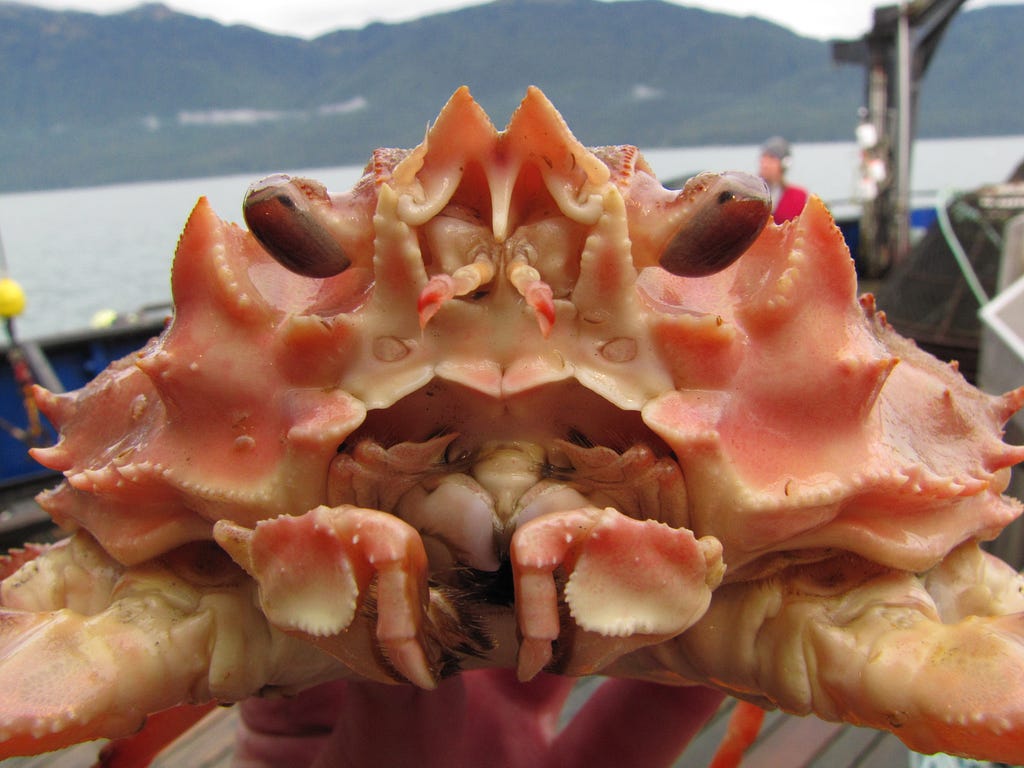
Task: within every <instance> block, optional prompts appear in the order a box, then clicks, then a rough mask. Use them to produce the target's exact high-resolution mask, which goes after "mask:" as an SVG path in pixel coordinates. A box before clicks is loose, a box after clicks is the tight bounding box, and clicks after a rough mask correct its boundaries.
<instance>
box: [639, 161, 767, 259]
mask: <svg viewBox="0 0 1024 768" xmlns="http://www.w3.org/2000/svg"><path fill="white" fill-rule="evenodd" d="M679 194H680V197H681V198H689V202H688V204H689V205H690V206H692V211H691V212H690V213H689V215H688V216H687V217H686V218H685V220H684V221H683V224H682V226H680V228H679V231H678V232H676V234H675V235H674V236H673V237H672V239H671V240H670V241H669V243H668V245H667V246H666V247H665V250H664V251H662V254H661V258H660V260H659V263H660V264H661V266H662V267H664V268H665V269H666V270H668V271H669V272H671V273H672V274H673V275H679V276H680V277H705V276H707V275H712V274H714V273H715V272H720V271H721V270H723V269H725V268H726V267H728V266H729V265H730V264H732V263H733V262H734V261H736V259H738V258H739V257H740V256H741V255H742V254H743V252H744V251H746V250H747V248H749V247H750V245H751V243H753V242H754V240H756V239H757V236H758V235H759V234H761V230H762V229H764V226H765V224H767V223H768V215H769V214H770V213H771V197H770V195H769V193H768V186H767V184H765V182H764V180H763V179H759V178H756V177H754V176H750V175H749V174H746V173H733V172H731V173H723V174H720V175H716V174H700V175H699V176H695V177H694V178H693V179H690V181H688V182H687V184H686V186H685V187H684V188H683V190H682V191H681V192H680V193H679Z"/></svg>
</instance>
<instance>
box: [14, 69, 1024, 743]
mask: <svg viewBox="0 0 1024 768" xmlns="http://www.w3.org/2000/svg"><path fill="white" fill-rule="evenodd" d="M245 214H246V219H247V221H248V223H249V225H250V228H251V229H252V230H253V232H254V233H255V234H256V237H254V236H253V235H252V234H250V233H249V232H247V231H244V230H242V229H240V228H238V227H237V226H235V225H230V224H226V223H224V222H222V221H220V220H219V219H218V218H216V216H215V215H214V214H213V213H212V211H211V210H210V208H209V206H208V205H207V203H206V202H205V201H203V200H201V201H200V202H199V204H198V205H197V206H196V209H195V210H194V211H193V213H192V216H191V218H190V219H189V222H188V224H187V226H186V228H185V231H184V233H183V235H182V237H181V240H180V243H179V246H178V251H177V256H176V260H175V263H174V269H173V275H172V287H173V293H174V300H175V312H174V317H173V320H172V322H171V324H170V326H169V328H168V329H167V330H166V331H165V332H164V333H163V335H161V336H160V337H159V338H158V339H155V340H153V341H152V342H150V343H149V344H148V345H147V346H146V347H145V348H144V349H142V350H140V351H139V352H138V353H136V354H133V355H131V356H129V357H127V358H125V359H123V360H121V361H119V362H117V363H115V364H113V365H112V366H111V367H110V368H108V369H107V370H106V371H104V372H103V373H102V374H101V375H100V376H99V377H97V379H96V380H95V381H93V382H92V383H90V384H89V385H87V386H86V387H85V388H83V389H82V390H79V391H77V392H73V393H70V394H64V395H53V394H50V393H47V392H45V391H42V390H40V391H39V392H38V401H39V404H40V406H41V407H42V408H43V410H44V411H45V412H46V414H47V415H48V416H49V418H50V419H51V420H52V421H53V422H54V423H55V424H56V425H58V426H59V428H60V431H61V437H60V440H59V442H58V443H57V444H56V445H55V446H53V447H51V448H46V449H42V450H37V451H36V452H35V455H36V457H37V458H38V459H39V461H41V462H42V463H43V464H45V465H47V466H49V467H52V468H54V469H58V470H60V471H62V472H63V473H64V475H65V478H66V479H65V481H64V483H63V484H62V485H61V486H60V487H58V488H57V489H55V490H54V491H51V492H48V493H46V494H44V496H43V497H42V498H41V504H42V505H43V506H44V507H45V508H46V509H47V510H48V511H49V512H50V514H51V515H52V516H53V518H54V520H56V521H57V522H58V523H59V524H61V525H62V526H64V527H66V528H67V529H69V530H71V531H74V534H73V535H72V536H71V537H70V538H68V539H66V540H65V541H63V542H61V543H59V544H57V545H54V546H52V547H49V548H31V549H28V550H26V551H25V552H21V553H15V554H13V555H12V556H11V557H10V558H9V560H8V562H7V569H6V570H7V571H8V572H9V575H8V576H7V578H6V580H5V581H3V584H2V591H0V601H2V606H3V607H2V612H0V652H2V661H0V688H2V689H3V690H4V691H5V695H4V697H3V702H2V704H0V737H2V739H3V740H4V742H3V744H2V745H0V754H2V755H9V754H20V753H26V752H37V751H43V750H47V749H52V748H54V747H57V746H61V745H64V744H69V743H73V742H76V741H79V740H83V739H87V738H94V737H97V736H118V735H122V734H125V733H129V732H131V731H132V730H133V729H135V728H137V727H138V726H139V724H140V723H141V721H142V720H143V719H144V717H145V716H146V714H147V713H152V712H156V711H158V710H162V709H164V708H167V707H171V706H174V705H176V704H178V703H181V702H203V701H209V700H218V701H223V702H226V701H237V700H240V699H243V698H246V697H249V696H253V695H257V694H260V693H264V692H267V691H270V690H279V691H284V692H289V691H298V690H301V689H302V688H304V687H306V686H310V685H313V684H315V683H318V682H321V681H324V680H327V679H332V678H339V677H351V678H368V679H371V680H378V681H384V682H394V683H402V682H411V683H414V684H417V685H420V686H423V687H426V688H430V687H432V686H434V685H435V684H436V682H437V680H438V679H440V678H441V677H443V676H446V675H451V674H455V673H457V672H459V671H460V670H466V669H472V668H476V667H488V666H491V667H493V666H504V667H513V668H515V669H517V670H518V673H519V676H520V677H521V678H523V679H528V678H530V677H532V676H533V675H535V674H536V673H537V672H539V671H540V670H542V669H543V670H548V671H555V672H562V673H565V674H570V675H578V674H587V673H602V674H607V675H619V676H633V677H641V678H646V679H650V680H656V681H661V682H665V683H669V684H704V685H712V686H715V687H718V688H720V689H723V690H725V691H727V692H729V693H730V694H733V695H736V696H739V697H742V698H744V699H748V700H751V701H754V702H756V703H759V704H761V705H763V706H766V707H772V706H774V707H781V708H783V709H786V710H788V711H791V712H797V713H815V714H817V715H819V716H821V717H824V718H828V719H835V720H847V721H850V722H854V723H859V724H866V725H870V726H873V727H877V728H883V729H890V730H893V731H894V732H895V733H896V734H897V735H899V736H900V737H901V738H902V739H903V740H904V741H905V742H906V743H907V744H908V745H910V746H911V747H913V748H914V749H917V750H921V751H926V752H930V751H937V750H941V751H946V752H955V753H960V754H968V755H974V756H977V757H982V758H989V759H997V760H1003V761H1008V762H1014V763H1022V762H1024V735H1022V734H1024V695H1022V692H1024V680H1022V676H1024V647H1022V631H1024V627H1022V622H1021V618H1020V616H1021V614H1020V611H1022V610H1024V581H1022V580H1021V579H1020V578H1019V577H1018V576H1017V574H1016V573H1015V572H1014V571H1013V569H1011V568H1009V567H1008V566H1006V565H1005V564H1003V563H1001V562H1000V561H998V560H995V559H993V558H991V557H990V556H988V555H985V554H983V553H982V552H981V550H980V549H979V547H978V541H980V540H984V539H990V538H992V537H994V536H995V535H996V534H997V533H998V532H999V531H1000V530H1002V529H1003V528H1004V527H1005V526H1006V525H1007V524H1008V523H1009V522H1010V521H1011V520H1013V519H1014V518H1015V517H1017V516H1018V514H1019V513H1020V505H1019V504H1018V503H1017V502H1016V501H1013V500H1011V499H1009V498H1006V497H1004V496H1002V495H1001V493H1002V491H1003V490H1004V489H1005V487H1006V484H1007V482H1008V476H1009V467H1010V466H1011V465H1013V464H1014V463H1016V462H1018V461H1020V460H1021V459H1022V458H1024V450H1022V449H1020V448H1014V447H1010V446H1007V445H1005V444H1004V443H1003V442H1002V431H1001V429H1002V425H1003V424H1004V423H1005V421H1006V419H1007V418H1009V416H1010V415H1011V414H1012V413H1013V412H1014V411H1015V410H1016V409H1017V408H1018V407H1019V406H1020V404H1021V402H1022V400H1024V394H1022V392H1021V391H1017V392H1014V393H1010V394H1008V395H1005V396H1003V397H991V396H988V395H985V394H983V393H981V392H979V391H977V390H976V389H974V388H972V387H971V386H970V385H969V384H967V383H966V382H965V381H964V380H963V378H962V377H961V376H960V375H959V374H958V373H957V371H956V370H955V367H952V366H949V365H945V364H942V363H940V362H938V361H937V360H935V359H934V358H932V357H930V356H928V355H926V354H924V353H922V352H920V351H919V350H918V349H917V348H916V347H915V346H914V345H913V344H912V343H910V342H908V341H906V340H904V339H902V338H900V337H899V336H898V335H896V334H895V333H894V332H893V331H892V330H891V329H890V328H889V327H888V326H887V325H886V323H885V320H884V317H883V316H882V315H881V313H879V312H876V311H875V308H874V306H873V303H872V301H871V300H870V297H867V298H864V299H861V300H860V301H858V300H857V297H856V277H855V274H854V270H853V266H852V262H851V259H850V257H849V253H848V251H847V249H846V247H845V244H844V243H843V240H842V237H841V235H840V234H839V232H838V230H837V229H836V227H835V226H834V224H833V222H832V220H831V218H830V216H829V214H828V213H827V211H826V210H825V208H824V206H823V205H822V203H821V202H820V201H818V200H816V199H811V201H810V202H809V203H808V205H807V208H806V210H805V211H804V213H803V215H802V216H801V217H800V218H799V219H798V220H796V221H794V222H790V223H787V224H785V225H783V226H781V227H779V226H775V225H774V224H767V226H765V223H766V221H767V219H768V204H767V200H766V197H765V194H764V190H763V189H761V188H760V187H759V186H758V185H757V183H755V182H753V181H752V180H750V179H745V178H743V177H742V176H737V175H729V174H724V175H713V174H706V175H702V176H699V177H697V178H696V179H694V180H692V181H691V182H690V183H688V184H687V186H686V187H685V188H684V189H683V190H682V191H673V190H666V189H664V188H663V187H662V186H661V185H660V184H659V183H658V182H657V181H656V179H655V177H654V175H653V173H652V172H651V170H650V168H649V167H648V166H647V165H646V163H645V162H644V161H643V159H642V158H641V157H640V155H639V154H638V153H637V151H636V149H635V148H633V147H627V146H620V147H604V148H597V149H588V148H586V147H584V146H583V145H581V144H580V143H579V142H578V141H577V140H576V139H575V138H574V137H573V136H572V134H571V133H570V132H569V130H568V129H567V127H566V126H565V124H564V122H563V121H562V119H561V118H560V116H559V115H558V113H557V112H556V111H555V110H554V108H553V107H552V106H551V105H550V104H549V103H548V101H547V100H546V99H545V98H544V96H543V95H542V94H541V93H540V92H539V91H538V90H536V89H531V90H530V91H529V92H528V93H527V96H526V98H525V99H524V101H523V103H522V105H521V106H520V107H519V109H518V110H517V111H516V113H515V114H514V115H513V117H512V119H511V121H510V123H509V125H508V127H507V129H506V130H504V131H497V130H496V129H495V128H494V126H493V125H492V124H491V122H490V121H489V120H488V118H487V116H486V115H485V114H484V112H483V110H482V109H481V108H480V107H479V106H478V105H477V104H476V103H475V102H474V101H473V99H472V98H471V97H470V95H469V93H468V91H467V90H465V89H461V90H459V91H457V92H456V93H455V95H454V96H453V97H452V99H451V101H450V102H449V103H448V105H447V106H446V107H445V108H444V110H443V111H442V112H441V114H440V116H439V117H438V119H437V121H436V123H435V124H434V125H433V126H432V127H431V129H430V130H429V132H428V134H427V136H426V138H425V140H424V142H423V144H421V145H420V146H419V147H417V148H415V149H413V150H410V151H400V150H378V151H377V152H376V153H375V155H374V158H373V161H372V162H371V164H370V165H369V166H368V168H367V173H366V175H365V176H364V178H363V179H362V180H361V181H360V182H359V183H358V184H357V185H356V187H355V188H354V189H353V190H352V191H351V192H348V193H346V194H342V195H339V196H336V197H333V198H332V197H330V196H328V195H327V193H326V192H325V191H324V190H323V188H322V187H320V186H319V185H317V184H316V183H315V182H310V181H307V180H297V179H287V178H286V177H272V178H271V179H268V180H266V181H264V182H262V183H260V184H257V185H254V187H253V188H252V189H251V191H250V193H249V195H248V197H247V201H246V205H245ZM741 254H742V255H741ZM737 257H738V258H737ZM953 691H955V692H956V693H955V695H952V696H951V692H953Z"/></svg>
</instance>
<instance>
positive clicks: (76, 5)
mask: <svg viewBox="0 0 1024 768" xmlns="http://www.w3.org/2000/svg"><path fill="white" fill-rule="evenodd" d="M604 1H605V2H608V1H611V2H618V1H620V0H604ZM670 1H672V2H675V3H676V5H685V6H690V7H696V8H706V9H708V10H712V11H720V12H723V13H731V14H735V15H738V16H747V15H753V16H760V17H761V18H765V19H769V20H770V21H774V22H776V23H778V24H782V25H783V26H786V27H789V28H790V29H792V30H794V31H795V32H798V33H799V34H801V35H806V36H809V37H817V38H821V39H829V38H855V37H860V36H861V35H862V34H863V33H864V32H866V31H867V30H868V28H869V27H870V26H871V19H872V9H873V8H874V7H875V6H879V5H895V4H896V0H835V1H834V2H828V1H827V0H771V2H765V0H686V1H685V2H679V1H678V0H670ZM1019 2H1020V0H971V2H969V3H968V4H967V7H968V8H976V7H979V6H981V5H992V4H996V3H1000V4H1014V3H1019ZM27 4H28V5H37V6H42V7H46V8H55V9H57V8H61V9H71V10H82V11H93V12H96V13H110V12H117V11H123V10H126V9H128V8H132V7H134V6H137V5H140V0H27ZM164 4H165V5H168V6H170V7H171V8H173V9H175V10H178V11H181V12H183V13H188V14H190V15H193V16H202V17H206V18H213V19H216V20H217V21H220V22H222V23H225V24H235V23H243V24H248V25H250V26H254V27H258V28H260V29H264V30H266V31H268V32H277V33H283V34H291V35H298V36H301V37H315V36H317V35H320V34H323V33H324V32H330V31H333V30H335V29H339V28H342V27H344V28H356V27H362V26H365V25H366V24H368V23H370V22H371V21H406V20H408V19H413V18H417V17H419V16H425V15H428V14H431V13H438V12H441V11H450V10H454V9H456V8H463V7H466V6H470V5H480V4H482V3H481V0H373V2H367V0H354V1H352V2H345V1H341V2H339V0H287V2H267V3H264V2H254V1H253V0H164Z"/></svg>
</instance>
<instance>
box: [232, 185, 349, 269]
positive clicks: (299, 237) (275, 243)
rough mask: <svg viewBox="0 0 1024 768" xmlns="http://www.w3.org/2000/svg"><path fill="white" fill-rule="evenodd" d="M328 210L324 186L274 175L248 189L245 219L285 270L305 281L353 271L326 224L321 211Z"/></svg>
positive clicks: (244, 204) (258, 238)
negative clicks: (303, 277)
mask: <svg viewBox="0 0 1024 768" xmlns="http://www.w3.org/2000/svg"><path fill="white" fill-rule="evenodd" d="M329 204H330V198H328V196H327V191H326V190H325V189H324V188H323V187H322V186H321V185H320V184H318V183H316V182H313V181H309V180H308V179H292V178H290V177H288V176H285V175H284V174H275V175H273V176H268V177H266V178H265V179H261V180H260V181H257V182H255V183H254V184H252V185H251V186H250V187H249V190H248V191H247V192H246V194H245V201H244V202H243V203H242V215H243V216H244V217H245V223H246V224H247V225H248V227H249V230H250V231H251V232H252V234H253V235H254V236H255V238H256V239H257V240H259V241H260V244H261V245H262V246H263V247H264V248H265V249H266V250H267V252H268V253H269V254H270V255H271V256H273V257H274V259H275V260H277V261H278V262H279V263H280V264H281V265H282V266H284V267H285V268H286V269H289V270H291V271H292V272H296V273H298V274H300V275H304V276H306V277H320V278H323V277H332V276H333V275H337V274H340V273H341V272H344V271H345V270H346V269H348V267H349V265H350V264H351V260H350V259H349V257H348V255H347V254H346V253H345V250H344V249H343V248H342V247H341V245H340V244H339V243H338V241H337V240H336V239H335V238H334V237H333V236H332V235H331V233H330V231H329V230H328V229H327V228H326V227H325V226H324V223H323V221H322V216H323V214H322V212H321V211H320V210H318V207H321V206H324V205H329Z"/></svg>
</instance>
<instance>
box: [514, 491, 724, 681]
mask: <svg viewBox="0 0 1024 768" xmlns="http://www.w3.org/2000/svg"><path fill="white" fill-rule="evenodd" d="M511 558H512V569H513V575H514V580H515V591H516V613H517V619H518V623H519V631H520V634H521V636H522V637H521V643H520V647H519V659H518V675H519V678H520V679H521V680H529V679H531V678H533V677H534V676H535V675H536V674H537V673H538V672H540V671H541V670H542V669H544V668H545V667H547V666H548V665H549V664H550V663H551V662H552V656H553V653H552V643H553V642H554V641H555V640H556V639H558V637H559V635H560V634H561V619H560V617H559V612H558V587H557V584H556V578H555V575H556V571H560V572H562V573H566V574H568V580H567V581H566V583H565V588H564V596H565V601H566V603H567V604H568V607H569V612H570V614H571V616H572V618H573V620H574V621H575V623H576V625H577V626H578V628H579V631H578V632H577V637H576V642H575V644H574V647H573V649H572V659H571V666H572V673H573V674H586V673H588V672H592V671H595V670H597V669H600V668H601V667H602V666H604V665H605V664H607V663H608V662H609V661H610V660H611V659H613V658H615V657H617V656H619V655H621V654H623V653H626V652H627V651H630V650H633V649H635V648H638V647H640V646H643V645H647V644H649V643H656V642H660V641H662V640H665V639H666V638H669V637H673V636H675V635H677V634H679V633H680V632H682V631H684V630H685V629H686V628H687V627H689V626H690V625H691V624H693V622H695V621H697V619H699V618H700V616H701V615H702V614H703V613H704V611H705V610H706V609H707V607H708V603H709V602H710V600H711V591H712V590H713V589H714V588H715V587H716V586H717V585H718V583H719V581H721V578H722V573H723V570H724V569H723V566H722V550H721V546H720V545H719V543H718V541H717V540H715V539H713V538H710V537H706V538H703V539H699V540H698V539H696V538H694V536H693V534H692V533H690V532H689V531H687V530H682V529H677V528H671V527H669V526H667V525H665V524H663V523H657V522H654V521H651V520H643V521H640V520H634V519H632V518H630V517H626V516H625V515H623V514H621V513H620V512H618V511H616V510H615V509H612V508H606V509H597V508H595V507H589V508H583V509H578V510H571V511H567V512H554V513H549V514H546V515H543V516H542V517H540V518H537V519H535V520H532V521H530V522H529V523H527V524H526V525H524V526H523V527H522V528H520V529H519V530H517V531H516V533H515V535H514V536H513V538H512V546H511Z"/></svg>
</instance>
